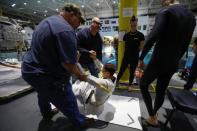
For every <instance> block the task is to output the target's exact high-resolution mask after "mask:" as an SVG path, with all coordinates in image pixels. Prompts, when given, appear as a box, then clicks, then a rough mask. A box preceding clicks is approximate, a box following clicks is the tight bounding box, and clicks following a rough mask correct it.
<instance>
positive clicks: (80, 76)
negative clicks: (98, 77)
mask: <svg viewBox="0 0 197 131" xmlns="http://www.w3.org/2000/svg"><path fill="white" fill-rule="evenodd" d="M87 76H88V75H86V74H82V75H78V76H77V77H78V79H79V80H80V81H86V80H87Z"/></svg>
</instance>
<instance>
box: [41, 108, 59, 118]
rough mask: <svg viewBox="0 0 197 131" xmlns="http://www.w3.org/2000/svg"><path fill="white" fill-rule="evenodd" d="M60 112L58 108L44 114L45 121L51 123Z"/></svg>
mask: <svg viewBox="0 0 197 131" xmlns="http://www.w3.org/2000/svg"><path fill="white" fill-rule="evenodd" d="M58 112H59V110H58V109H57V108H54V109H52V110H51V111H50V112H49V113H45V114H43V120H46V121H49V120H51V119H52V118H53V116H54V115H56V114H57V113H58Z"/></svg>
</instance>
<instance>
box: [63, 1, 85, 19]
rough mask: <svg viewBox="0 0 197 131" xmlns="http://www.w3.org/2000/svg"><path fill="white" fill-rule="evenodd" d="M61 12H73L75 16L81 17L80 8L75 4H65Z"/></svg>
mask: <svg viewBox="0 0 197 131" xmlns="http://www.w3.org/2000/svg"><path fill="white" fill-rule="evenodd" d="M61 11H66V12H73V13H74V14H76V15H80V16H81V11H80V8H79V6H77V5H75V4H71V3H65V4H64V6H63V7H62V8H61Z"/></svg>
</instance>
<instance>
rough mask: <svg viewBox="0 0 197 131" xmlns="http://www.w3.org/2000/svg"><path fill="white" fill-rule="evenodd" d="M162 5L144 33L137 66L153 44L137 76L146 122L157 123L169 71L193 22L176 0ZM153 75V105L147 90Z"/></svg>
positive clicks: (175, 64)
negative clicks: (152, 24)
mask: <svg viewBox="0 0 197 131" xmlns="http://www.w3.org/2000/svg"><path fill="white" fill-rule="evenodd" d="M162 4H163V5H164V6H165V7H164V8H162V9H161V10H160V11H159V12H158V14H157V16H156V20H155V25H154V27H153V29H152V31H151V32H150V34H149V35H148V36H147V39H146V41H145V46H144V49H143V51H142V54H141V56H140V61H139V66H140V65H142V64H143V61H142V60H143V59H144V57H145V56H146V54H147V53H148V51H149V50H150V49H151V47H152V46H153V45H154V43H155V42H156V43H155V46H154V51H153V54H152V57H151V60H150V62H149V63H148V65H147V67H146V69H145V71H144V75H143V76H142V78H141V80H140V89H141V93H142V96H143V99H144V102H145V104H146V107H147V110H148V113H149V118H148V119H147V124H149V125H153V126H157V125H158V120H157V111H158V110H159V108H160V107H161V106H162V104H163V102H164V98H165V90H166V88H167V87H168V84H169V81H170V79H171V77H172V75H173V74H174V73H175V72H176V71H177V67H178V64H179V60H180V58H181V57H182V56H183V54H184V53H185V51H186V50H187V48H188V45H189V43H190V40H191V38H192V34H193V31H194V28H195V25H196V20H195V17H194V15H193V14H192V12H191V11H190V10H189V9H187V8H186V7H185V6H184V5H182V4H179V3H178V2H177V0H176V1H175V0H163V3H162ZM155 79H157V85H156V96H155V102H154V106H153V105H152V99H151V95H150V93H149V91H148V87H149V85H150V83H152V82H153V81H154V80H155Z"/></svg>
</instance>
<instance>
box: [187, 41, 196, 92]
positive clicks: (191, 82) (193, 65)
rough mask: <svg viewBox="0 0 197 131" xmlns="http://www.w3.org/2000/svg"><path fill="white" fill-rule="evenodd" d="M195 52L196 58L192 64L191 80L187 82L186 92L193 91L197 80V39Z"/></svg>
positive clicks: (194, 47)
mask: <svg viewBox="0 0 197 131" xmlns="http://www.w3.org/2000/svg"><path fill="white" fill-rule="evenodd" d="M193 50H194V54H195V57H194V60H193V63H192V67H191V71H190V74H189V78H188V80H187V83H186V84H185V85H184V89H185V90H190V89H192V87H193V85H194V83H195V82H196V78H197V38H196V39H195V40H194V45H193Z"/></svg>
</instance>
